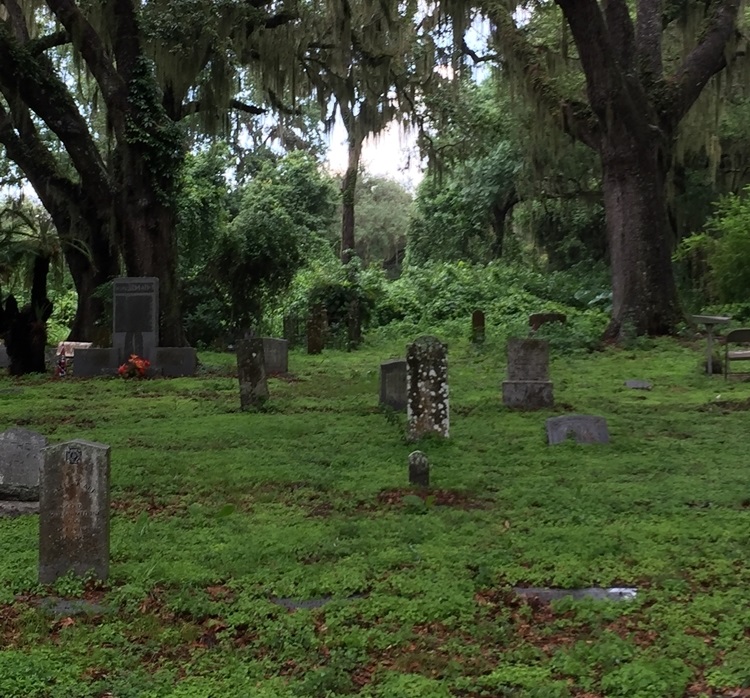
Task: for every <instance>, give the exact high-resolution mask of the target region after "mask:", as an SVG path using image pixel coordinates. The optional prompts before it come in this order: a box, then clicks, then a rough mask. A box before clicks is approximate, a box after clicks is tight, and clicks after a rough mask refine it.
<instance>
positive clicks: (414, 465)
mask: <svg viewBox="0 0 750 698" xmlns="http://www.w3.org/2000/svg"><path fill="white" fill-rule="evenodd" d="M409 484H410V485H415V486H417V487H429V486H430V461H429V460H427V456H426V455H425V454H424V453H422V451H412V452H411V453H410V454H409Z"/></svg>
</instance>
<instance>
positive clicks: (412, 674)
mask: <svg viewBox="0 0 750 698" xmlns="http://www.w3.org/2000/svg"><path fill="white" fill-rule="evenodd" d="M409 339H411V338H410V337H401V338H397V339H380V340H378V341H375V342H369V343H367V344H366V345H365V346H364V347H363V348H362V349H361V350H360V351H357V352H353V353H344V352H335V351H326V352H325V353H324V354H322V355H320V356H307V355H305V354H302V353H298V352H293V353H292V354H291V356H290V370H291V372H292V375H291V376H289V377H287V378H275V379H271V381H270V391H271V399H270V400H269V401H268V403H267V405H266V408H265V409H264V410H263V411H259V412H251V413H243V412H241V411H240V409H239V391H238V386H237V381H236V377H235V368H234V357H233V356H232V355H230V354H212V353H204V354H201V355H200V359H201V362H202V368H201V371H200V373H199V375H197V376H195V377H193V378H182V379H173V380H163V379H151V380H135V381H124V380H121V379H117V378H111V379H104V378H103V379H95V380H76V379H74V378H73V379H70V378H65V379H62V380H52V379H51V378H49V377H46V376H32V377H24V378H18V379H12V378H9V377H4V376H3V377H0V427H2V428H7V427H10V426H24V427H26V428H29V429H34V430H37V431H39V432H41V433H43V434H45V435H47V436H48V437H49V438H50V440H51V441H53V442H58V441H63V440H67V439H70V438H74V437H79V438H85V439H89V440H93V441H100V442H104V443H107V444H110V445H111V446H112V502H113V504H112V544H111V565H110V570H111V572H110V579H109V580H108V582H107V583H106V584H100V583H97V582H96V581H95V580H88V581H79V580H75V579H72V578H65V579H63V580H61V581H59V582H58V583H57V584H56V585H55V586H54V587H41V586H39V585H38V584H37V582H36V574H37V544H38V541H37V535H38V534H37V530H38V523H37V519H36V517H35V516H29V515H27V516H21V517H18V518H14V519H0V546H1V547H2V550H3V553H4V554H3V561H2V564H0V696H3V697H4V698H15V697H18V698H21V697H23V698H48V697H49V698H84V697H86V698H88V697H94V696H96V697H101V698H103V697H105V696H107V697H109V698H112V697H114V698H131V697H133V698H135V697H137V698H167V697H169V698H209V697H222V698H224V697H227V698H232V697H235V696H236V697H237V698H240V697H243V698H244V697H246V696H256V697H258V698H292V697H303V696H304V697H312V698H326V697H335V696H352V695H359V696H363V697H365V698H440V697H447V696H457V697H462V698H497V697H502V696H513V697H516V696H517V697H519V698H532V697H534V698H563V697H574V696H576V697H578V698H584V697H586V698H596V697H601V696H607V697H609V698H626V697H627V698H665V697H668V696H674V697H677V696H716V697H718V696H743V695H750V643H748V639H747V635H748V632H750V600H748V598H747V594H746V593H745V590H746V588H747V586H748V584H750V563H748V560H749V559H750V556H749V555H748V547H749V544H748V541H750V483H749V482H748V480H749V476H748V451H749V449H748V445H750V444H749V442H748V437H747V436H746V435H747V433H748V432H747V420H748V411H749V410H750V384H748V383H746V382H743V380H742V379H741V378H733V379H732V380H731V381H730V382H728V383H727V382H724V380H723V379H722V378H720V377H713V378H710V377H708V376H705V375H703V374H701V372H700V363H701V357H702V352H703V350H704V346H703V344H702V343H700V342H697V341H681V342H678V341H675V340H659V341H654V342H650V341H640V342H639V343H638V345H637V346H636V347H634V348H632V349H607V350H605V351H602V352H597V353H584V352H572V353H570V352H569V353H566V354H562V353H556V354H555V355H554V356H553V361H552V368H551V374H552V378H553V380H554V384H555V399H556V403H557V406H556V408H555V409H554V410H549V411H541V412H535V413H534V412H531V413H521V412H514V411H510V410H507V409H505V408H503V407H502V405H501V401H500V396H499V384H500V381H501V380H502V378H503V374H504V367H505V357H504V341H503V340H502V339H501V338H497V337H494V336H493V335H492V334H491V333H490V336H489V339H488V341H487V342H486V343H485V344H484V345H483V346H481V347H478V348H477V347H473V346H471V345H470V344H469V343H468V342H467V341H466V340H464V339H462V338H460V337H453V338H451V337H447V338H446V337H443V339H447V340H448V343H449V355H448V356H449V381H450V390H451V438H450V439H449V440H447V441H444V442H440V441H438V440H433V439H427V440H426V441H424V442H422V443H421V444H420V446H419V448H421V450H423V451H425V453H426V454H427V455H428V457H429V458H430V460H431V462H432V463H433V473H432V484H433V487H432V490H431V491H430V492H429V493H427V494H425V493H420V492H418V491H416V490H410V488H409V487H408V485H407V477H406V460H407V455H408V453H409V452H410V451H411V450H413V449H414V446H413V445H410V444H407V443H406V442H405V440H404V417H403V416H402V415H396V414H393V413H387V412H384V411H382V410H380V409H379V408H378V407H377V405H376V402H377V383H378V365H379V362H380V361H382V360H386V359H388V358H393V357H400V356H403V355H404V348H405V345H406V343H407V341H408V340H409ZM629 378H645V379H648V380H650V381H652V382H653V384H654V388H653V390H651V391H649V392H644V391H634V390H627V389H626V388H625V387H624V386H623V381H624V380H626V379H629ZM563 413H591V414H598V415H602V416H604V417H606V419H607V420H608V423H609V430H610V434H611V437H612V442H611V444H609V445H606V446H605V445H596V446H578V445H575V444H573V443H565V444H562V445H559V446H555V447H548V446H547V445H546V444H545V438H544V431H543V425H544V419H545V418H546V417H549V416H553V415H557V414H563ZM516 586H554V587H566V588H575V587H587V586H604V587H608V586H633V587H637V589H638V594H637V597H636V598H635V599H634V600H632V601H629V602H619V603H614V602H601V601H591V600H581V601H572V600H561V601H556V602H553V603H546V602H541V601H536V600H533V599H523V598H521V597H519V596H518V595H516V594H515V593H514V592H513V587H516ZM49 597H56V598H63V599H81V598H82V599H86V600H88V601H89V602H91V603H92V604H95V605H94V606H93V607H92V610H91V611H90V612H88V613H83V614H73V613H70V614H58V615H51V614H50V612H49V610H48V609H46V608H45V599H48V598H49Z"/></svg>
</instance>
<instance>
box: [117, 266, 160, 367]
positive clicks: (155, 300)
mask: <svg viewBox="0 0 750 698" xmlns="http://www.w3.org/2000/svg"><path fill="white" fill-rule="evenodd" d="M112 288H113V290H112V293H113V296H114V299H113V308H114V310H113V315H114V316H113V331H112V345H113V347H114V349H115V350H116V351H117V363H118V365H119V364H122V363H124V362H125V361H127V360H128V358H129V357H130V355H131V354H137V355H138V356H140V357H142V358H144V359H148V360H149V361H150V362H151V363H152V364H153V363H155V360H156V347H157V346H158V345H159V279H158V278H156V277H155V276H143V277H140V276H136V277H122V278H119V279H115V280H114V282H113V285H112Z"/></svg>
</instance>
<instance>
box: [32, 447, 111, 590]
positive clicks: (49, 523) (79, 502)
mask: <svg viewBox="0 0 750 698" xmlns="http://www.w3.org/2000/svg"><path fill="white" fill-rule="evenodd" d="M110 450H111V449H110V447H109V446H107V445H106V444H100V443H94V442H91V441H81V440H76V441H67V442H66V443H62V444H58V445H56V446H49V447H48V448H46V449H44V465H43V467H42V475H41V482H40V499H39V583H40V584H52V583H54V582H55V581H56V580H57V579H59V578H60V577H62V576H64V575H66V574H68V573H73V574H74V575H75V576H77V577H84V576H86V575H87V574H89V573H93V574H94V576H95V577H96V578H97V579H101V580H106V579H107V577H108V575H109V468H110V466H109V461H110Z"/></svg>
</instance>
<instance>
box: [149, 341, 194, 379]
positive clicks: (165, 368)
mask: <svg viewBox="0 0 750 698" xmlns="http://www.w3.org/2000/svg"><path fill="white" fill-rule="evenodd" d="M155 353H156V360H155V362H154V363H155V364H156V366H155V367H154V368H155V369H156V370H157V372H158V374H160V375H162V376H164V377H165V378H180V377H183V376H194V375H195V372H196V370H197V368H198V354H197V352H196V351H195V349H193V348H192V347H156V350H155Z"/></svg>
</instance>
